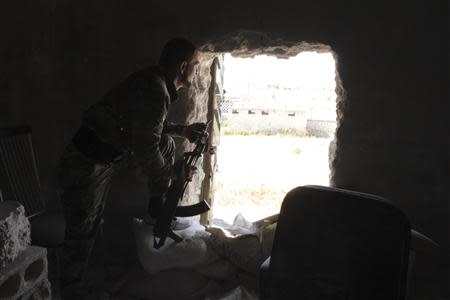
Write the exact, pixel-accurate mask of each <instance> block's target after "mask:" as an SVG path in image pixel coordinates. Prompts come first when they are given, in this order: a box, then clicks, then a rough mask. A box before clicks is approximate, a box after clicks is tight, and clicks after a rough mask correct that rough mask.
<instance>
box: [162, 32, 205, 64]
mask: <svg viewBox="0 0 450 300" xmlns="http://www.w3.org/2000/svg"><path fill="white" fill-rule="evenodd" d="M195 50H197V47H196V46H195V45H194V44H193V43H192V42H190V41H188V40H187V39H185V38H174V39H171V40H170V41H168V42H167V43H166V45H164V48H163V50H162V52H161V56H160V58H159V65H160V66H163V67H166V68H167V67H169V68H171V67H174V66H178V65H179V64H181V63H182V62H183V61H186V60H189V59H190V58H191V57H192V55H194V52H195Z"/></svg>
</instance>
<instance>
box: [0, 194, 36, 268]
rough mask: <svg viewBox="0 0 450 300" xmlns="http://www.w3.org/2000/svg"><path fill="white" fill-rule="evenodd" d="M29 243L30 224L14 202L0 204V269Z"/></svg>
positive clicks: (22, 208)
mask: <svg viewBox="0 0 450 300" xmlns="http://www.w3.org/2000/svg"><path fill="white" fill-rule="evenodd" d="M30 242H31V238H30V222H29V221H28V218H27V217H26V216H25V209H24V207H23V206H22V205H21V204H20V203H18V202H15V201H5V202H0V269H1V268H4V267H5V265H6V264H8V263H9V262H12V261H13V260H14V259H15V258H16V257H17V256H18V255H19V254H20V252H22V251H24V250H25V249H26V248H27V247H28V246H29V245H30Z"/></svg>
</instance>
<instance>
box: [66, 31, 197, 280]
mask: <svg viewBox="0 0 450 300" xmlns="http://www.w3.org/2000/svg"><path fill="white" fill-rule="evenodd" d="M198 55H199V52H198V50H197V49H196V47H195V46H194V45H193V44H192V43H191V42H190V41H188V40H186V39H182V38H176V39H173V40H170V41H169V42H167V44H166V45H165V46H164V49H163V50H162V53H161V57H160V60H159V64H158V65H157V66H153V67H149V68H146V69H144V70H141V71H138V72H136V73H134V74H131V75H130V76H129V77H128V78H126V79H125V80H124V81H123V82H121V83H120V84H118V85H117V86H115V87H114V88H113V89H112V90H110V91H109V92H108V93H107V94H106V95H105V96H104V98H103V99H102V100H101V101H100V102H98V103H95V104H94V105H92V106H91V107H90V108H89V109H88V110H87V111H86V112H85V113H84V115H83V120H82V125H81V127H80V129H79V130H78V131H77V133H76V134H75V136H74V138H73V139H72V143H71V144H69V145H68V147H67V148H66V151H65V153H64V155H63V157H62V160H61V165H60V183H61V187H62V194H61V199H62V204H63V208H64V214H65V217H66V223H67V225H66V226H67V227H66V243H65V244H66V245H65V249H64V258H65V262H66V266H65V268H64V273H65V274H63V277H64V278H63V284H64V283H67V284H68V283H70V281H77V280H79V279H80V277H81V276H82V272H83V269H84V268H85V264H86V259H87V257H88V256H89V253H90V250H91V247H92V244H93V240H94V237H95V234H96V232H97V229H98V226H99V222H100V220H101V215H102V212H103V208H104V206H105V199H106V196H107V194H108V188H109V183H110V181H111V178H112V175H113V174H114V172H115V171H117V170H118V169H120V167H121V166H122V165H123V162H124V161H127V164H129V163H130V162H131V165H132V166H136V167H140V168H142V170H143V171H144V173H145V174H146V175H147V177H148V188H149V194H150V199H149V206H148V213H149V217H148V218H147V222H153V220H154V219H155V218H156V217H157V216H158V213H159V211H160V209H161V207H162V204H163V203H164V200H165V194H166V192H167V190H168V188H169V186H170V182H171V177H172V175H173V172H174V169H175V168H174V159H175V143H174V141H173V139H172V137H171V136H169V134H176V135H179V136H183V137H186V138H187V139H188V140H189V141H191V142H192V141H195V140H196V139H197V138H199V137H200V136H201V135H203V134H204V132H205V129H206V125H205V124H204V123H194V124H191V125H189V126H184V125H177V124H168V123H167V122H166V116H167V112H168V108H169V105H170V104H171V103H172V102H174V101H175V100H176V99H177V91H178V90H180V89H181V88H184V87H189V86H190V85H191V83H192V81H193V79H194V77H195V75H196V72H197V68H198V65H199V58H198ZM187 172H189V170H188V171H187ZM64 275H67V276H64Z"/></svg>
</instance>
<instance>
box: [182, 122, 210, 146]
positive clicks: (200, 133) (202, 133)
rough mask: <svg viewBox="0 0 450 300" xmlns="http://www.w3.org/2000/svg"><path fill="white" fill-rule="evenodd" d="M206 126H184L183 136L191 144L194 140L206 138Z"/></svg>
mask: <svg viewBox="0 0 450 300" xmlns="http://www.w3.org/2000/svg"><path fill="white" fill-rule="evenodd" d="M206 127H207V126H206V124H205V123H194V124H191V125H188V126H186V128H185V130H184V136H185V137H186V138H187V139H188V140H189V142H191V143H193V142H195V141H196V140H198V139H200V138H202V137H207V136H208V132H206Z"/></svg>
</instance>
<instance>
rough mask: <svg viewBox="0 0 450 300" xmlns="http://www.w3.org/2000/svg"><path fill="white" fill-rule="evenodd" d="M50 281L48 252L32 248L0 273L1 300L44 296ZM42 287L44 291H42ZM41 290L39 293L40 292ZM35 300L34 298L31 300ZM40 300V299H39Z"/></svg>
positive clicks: (22, 253) (40, 248)
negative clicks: (23, 296)
mask: <svg viewBox="0 0 450 300" xmlns="http://www.w3.org/2000/svg"><path fill="white" fill-rule="evenodd" d="M47 279H48V262H47V250H46V249H45V248H42V247H36V246H30V247H28V248H27V249H25V251H23V252H21V253H20V254H19V256H17V258H16V259H15V260H14V261H12V262H11V263H9V264H7V265H6V266H5V267H4V268H3V269H1V273H0V300H6V299H8V300H10V299H20V297H21V296H22V295H29V296H28V297H31V295H34V294H35V293H36V294H37V295H40V293H41V292H42V294H43V295H44V296H45V295H46V292H43V291H44V290H45V289H46V287H47V286H45V287H42V286H43V285H45V283H43V282H44V281H46V280H47ZM41 287H42V289H41ZM38 290H39V291H38ZM31 299H33V298H31ZM37 299H40V298H37ZM44 299H45V298H44Z"/></svg>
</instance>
